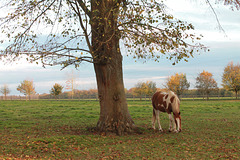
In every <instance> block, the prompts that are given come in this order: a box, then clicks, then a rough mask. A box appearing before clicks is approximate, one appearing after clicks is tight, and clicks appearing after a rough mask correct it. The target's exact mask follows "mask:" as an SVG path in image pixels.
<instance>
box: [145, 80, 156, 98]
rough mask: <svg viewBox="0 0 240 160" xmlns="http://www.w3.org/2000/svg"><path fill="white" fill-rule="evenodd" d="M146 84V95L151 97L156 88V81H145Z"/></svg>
mask: <svg viewBox="0 0 240 160" xmlns="http://www.w3.org/2000/svg"><path fill="white" fill-rule="evenodd" d="M146 85H147V95H148V96H150V97H151V96H152V95H153V94H154V93H155V92H156V90H157V85H156V82H153V81H147V82H146Z"/></svg>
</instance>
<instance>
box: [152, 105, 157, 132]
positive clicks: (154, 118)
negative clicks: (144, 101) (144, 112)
mask: <svg viewBox="0 0 240 160" xmlns="http://www.w3.org/2000/svg"><path fill="white" fill-rule="evenodd" d="M155 123H156V112H155V109H153V117H152V128H153V129H154V130H155Z"/></svg>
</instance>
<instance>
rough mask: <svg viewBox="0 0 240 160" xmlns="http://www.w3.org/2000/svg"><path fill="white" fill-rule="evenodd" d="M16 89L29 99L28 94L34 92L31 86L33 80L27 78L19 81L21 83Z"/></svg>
mask: <svg viewBox="0 0 240 160" xmlns="http://www.w3.org/2000/svg"><path fill="white" fill-rule="evenodd" d="M17 90H18V91H19V92H21V93H23V94H24V95H25V96H26V101H27V97H28V99H29V100H30V96H31V95H32V94H35V93H36V92H35V88H34V86H33V81H28V80H24V81H23V82H21V84H20V85H19V86H18V87H17Z"/></svg>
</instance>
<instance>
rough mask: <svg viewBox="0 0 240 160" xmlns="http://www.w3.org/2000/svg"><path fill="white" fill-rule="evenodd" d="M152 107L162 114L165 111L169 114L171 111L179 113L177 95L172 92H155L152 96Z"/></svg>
mask: <svg viewBox="0 0 240 160" xmlns="http://www.w3.org/2000/svg"><path fill="white" fill-rule="evenodd" d="M152 105H153V108H154V109H157V110H160V111H162V112H165V111H166V109H167V110H168V111H170V112H171V111H173V112H175V113H179V105H180V101H179V99H178V97H177V95H175V94H174V92H172V91H168V92H162V91H157V92H156V93H154V94H153V96H152Z"/></svg>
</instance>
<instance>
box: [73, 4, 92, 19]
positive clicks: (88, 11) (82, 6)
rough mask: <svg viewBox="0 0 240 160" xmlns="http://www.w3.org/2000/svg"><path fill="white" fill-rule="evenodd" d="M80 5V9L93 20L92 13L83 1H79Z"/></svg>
mask: <svg viewBox="0 0 240 160" xmlns="http://www.w3.org/2000/svg"><path fill="white" fill-rule="evenodd" d="M77 2H78V4H79V5H80V7H81V8H82V10H83V11H84V12H85V13H86V14H87V15H88V17H89V18H90V19H91V18H92V14H91V11H90V10H89V9H88V8H87V6H86V5H85V4H84V3H83V1H82V0H77Z"/></svg>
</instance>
